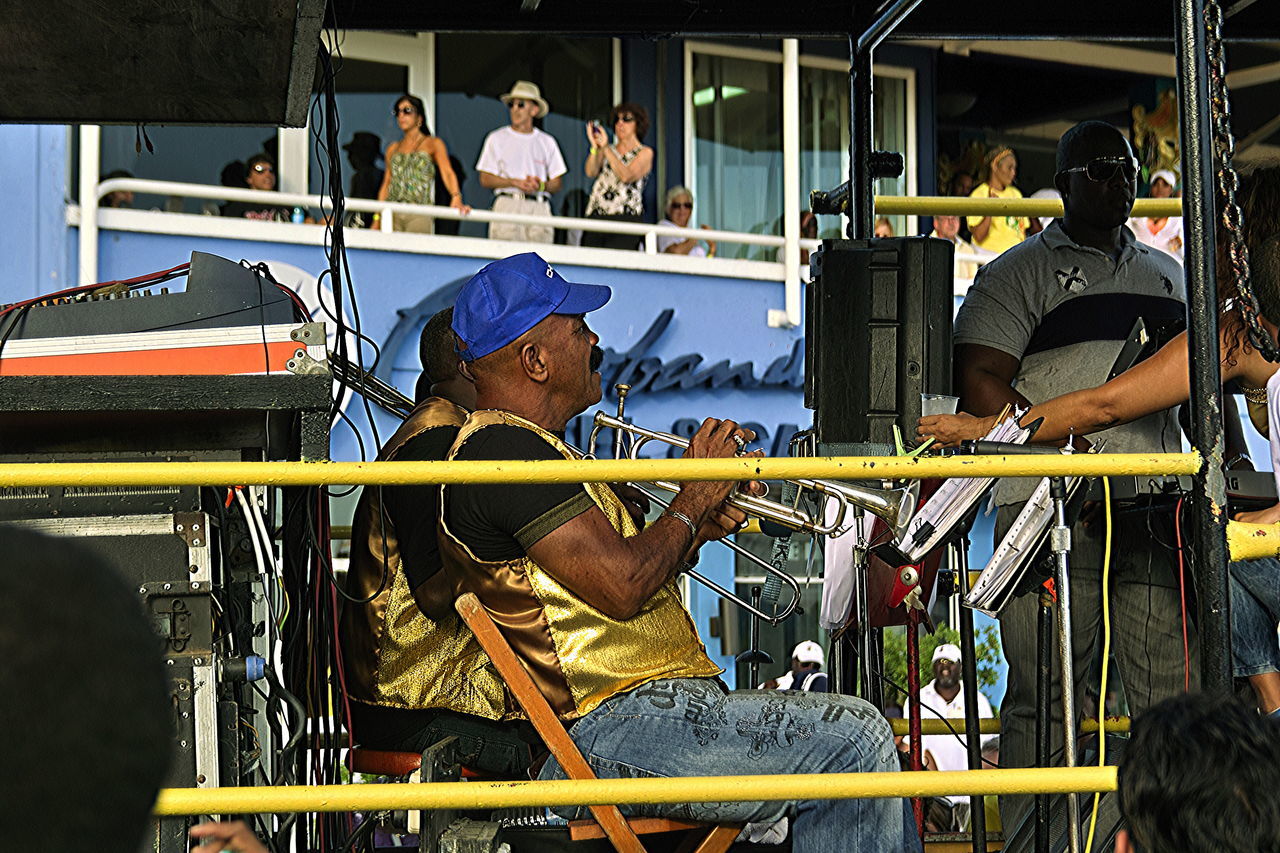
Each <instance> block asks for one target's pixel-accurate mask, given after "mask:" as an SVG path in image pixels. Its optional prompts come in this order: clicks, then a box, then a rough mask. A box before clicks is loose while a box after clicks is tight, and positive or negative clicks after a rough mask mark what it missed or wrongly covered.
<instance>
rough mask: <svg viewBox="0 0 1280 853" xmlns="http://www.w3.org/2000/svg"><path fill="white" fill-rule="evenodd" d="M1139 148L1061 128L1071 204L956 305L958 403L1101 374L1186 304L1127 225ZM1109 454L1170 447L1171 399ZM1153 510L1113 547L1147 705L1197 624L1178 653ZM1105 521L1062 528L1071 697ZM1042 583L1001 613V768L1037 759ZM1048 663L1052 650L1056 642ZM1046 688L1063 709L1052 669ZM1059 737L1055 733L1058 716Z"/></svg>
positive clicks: (1015, 505) (1129, 655)
mask: <svg viewBox="0 0 1280 853" xmlns="http://www.w3.org/2000/svg"><path fill="white" fill-rule="evenodd" d="M1136 174H1137V161H1136V160H1135V159H1134V157H1133V150H1132V149H1131V148H1130V146H1129V142H1128V140H1127V139H1125V137H1124V135H1123V134H1122V133H1121V132H1120V131H1119V130H1117V129H1116V128H1115V127H1113V126H1111V125H1109V124H1106V123H1104V122H1098V121H1087V122H1083V123H1081V124H1078V125H1076V126H1075V127H1073V128H1071V129H1070V130H1068V131H1067V132H1066V133H1065V134H1063V136H1062V138H1061V139H1060V140H1059V142H1058V154H1057V175H1056V177H1055V179H1054V183H1055V185H1056V186H1057V188H1058V190H1059V191H1060V192H1061V193H1062V200H1063V204H1064V206H1065V209H1066V214H1065V216H1064V217H1063V218H1062V219H1060V220H1055V221H1054V222H1053V223H1051V224H1050V225H1049V227H1048V228H1046V229H1045V230H1044V231H1043V232H1041V233H1039V234H1036V235H1035V236H1033V237H1030V238H1028V239H1027V240H1026V241H1024V242H1023V243H1021V244H1019V245H1017V246H1015V247H1013V248H1011V249H1009V250H1008V251H1006V252H1005V253H1004V254H1002V255H1001V256H1000V257H998V258H996V259H995V260H994V261H992V262H991V263H989V264H987V265H986V266H985V267H984V268H983V269H982V270H981V271H980V272H979V273H978V276H977V279H976V280H975V281H974V284H973V287H972V288H970V290H969V292H968V295H967V296H966V297H965V300H964V304H963V305H962V306H961V307H960V312H959V314H958V315H957V317H956V326H955V371H956V383H957V386H958V387H959V389H960V395H961V403H960V405H961V407H962V409H963V410H964V411H966V412H970V413H972V414H975V415H990V414H994V413H996V412H998V411H1000V410H1001V409H1002V408H1003V407H1004V405H1005V404H1006V403H1014V404H1019V405H1023V406H1025V405H1027V404H1028V403H1029V402H1041V401H1044V400H1048V399H1050V398H1052V397H1057V396H1059V395H1060V394H1066V393H1068V392H1070V391H1076V390H1079V389H1081V388H1090V387H1093V386H1095V385H1100V384H1102V383H1103V382H1105V381H1106V379H1107V374H1108V372H1109V371H1110V369H1111V366H1112V364H1113V363H1114V362H1115V359H1116V357H1117V356H1118V355H1119V353H1120V349H1121V347H1122V346H1123V343H1124V340H1125V339H1126V338H1127V337H1128V335H1129V331H1130V330H1131V329H1132V327H1133V324H1134V322H1135V320H1137V318H1139V317H1143V318H1146V319H1147V320H1149V321H1150V320H1160V319H1165V318H1181V317H1183V316H1184V308H1183V300H1184V286H1183V278H1182V270H1181V269H1180V268H1179V266H1178V264H1177V262H1176V261H1174V260H1173V259H1172V258H1170V257H1169V256H1168V255H1166V254H1164V253H1162V252H1158V251H1153V250H1152V249H1150V248H1149V247H1147V246H1145V245H1143V244H1142V243H1139V242H1138V241H1137V240H1135V239H1134V236H1133V233H1132V232H1131V231H1129V229H1128V228H1126V227H1125V222H1126V220H1127V218H1128V216H1129V211H1130V209H1131V207H1132V206H1133V199H1134V194H1135V191H1136ZM1098 437H1099V438H1101V439H1105V440H1106V450H1107V451H1109V452H1140V451H1177V450H1180V449H1181V444H1180V437H1179V430H1178V425H1177V421H1176V418H1175V417H1174V414H1173V412H1172V411H1165V412H1161V413H1159V414H1155V415H1151V416H1149V417H1145V418H1142V419H1140V420H1137V421H1134V422H1133V423H1130V424H1126V425H1124V426H1120V427H1114V428H1112V429H1109V430H1106V431H1104V432H1101V433H1099V434H1098ZM1036 482H1037V481H1036V480H1034V479H1005V480H1000V481H999V482H998V483H997V485H996V503H997V504H998V505H999V515H998V516H997V521H996V538H997V540H998V539H1000V538H1001V537H1002V536H1003V535H1004V533H1005V531H1006V530H1008V528H1009V526H1010V525H1011V524H1012V522H1013V520H1014V518H1016V517H1017V514H1018V511H1019V510H1020V509H1021V507H1022V504H1023V502H1025V501H1026V499H1027V498H1028V497H1029V496H1030V494H1031V491H1032V489H1033V488H1034V487H1035V485H1036ZM1168 521H1169V520H1168V518H1167V517H1162V516H1157V515H1155V514H1153V513H1148V512H1133V513H1126V514H1124V515H1120V516H1117V517H1115V530H1114V533H1113V535H1112V554H1111V581H1112V583H1111V614H1112V619H1111V624H1112V632H1113V633H1112V636H1113V640H1112V649H1113V650H1114V652H1115V656H1116V660H1117V663H1118V668H1119V670H1120V672H1119V675H1120V678H1121V680H1122V682H1123V684H1124V689H1125V694H1126V696H1127V697H1128V699H1129V705H1130V710H1131V711H1132V712H1134V713H1136V712H1139V711H1141V710H1142V709H1144V708H1146V707H1147V706H1149V705H1151V704H1152V703H1154V702H1156V701H1159V700H1160V699H1162V698H1164V697H1166V696H1170V695H1173V694H1175V693H1179V692H1181V691H1182V689H1183V678H1184V668H1185V669H1188V670H1189V673H1190V679H1191V684H1192V687H1193V688H1194V687H1195V683H1196V681H1197V673H1198V671H1199V667H1198V665H1197V664H1196V656H1197V643H1196V637H1195V636H1194V634H1193V635H1191V637H1190V659H1191V662H1190V666H1189V667H1184V661H1183V648H1182V623H1181V617H1180V609H1179V596H1178V590H1177V588H1176V583H1177V558H1176V554H1175V552H1174V551H1172V550H1171V547H1170V546H1171V545H1172V542H1173V540H1172V536H1171V535H1169V533H1166V532H1165V531H1166V530H1168V528H1170V527H1171V526H1172V525H1171V524H1169V523H1168ZM1103 526H1104V525H1103V524H1102V523H1101V521H1099V522H1097V523H1094V524H1091V525H1089V526H1087V527H1086V526H1085V525H1083V524H1078V525H1076V529H1075V530H1074V532H1073V534H1072V537H1073V538H1072V545H1073V547H1072V551H1071V598H1072V618H1073V620H1074V626H1073V627H1074V631H1075V637H1074V643H1073V645H1074V655H1075V672H1076V682H1077V683H1076V697H1077V701H1076V707H1077V708H1080V707H1081V700H1082V699H1083V687H1084V682H1085V680H1086V679H1087V678H1088V676H1089V674H1090V673H1091V672H1095V671H1096V667H1097V664H1098V661H1099V659H1100V657H1101V649H1102V606H1101V598H1100V597H1101V588H1100V584H1101V568H1102V556H1103V555H1102V547H1103V535H1104V533H1105V531H1104V530H1103ZM1036 608H1037V603H1036V596H1035V595H1034V594H1028V595H1023V596H1021V597H1019V598H1016V599H1014V600H1013V601H1012V602H1011V603H1010V604H1009V605H1008V606H1007V607H1006V608H1005V610H1004V611H1003V612H1002V613H1001V614H1000V636H1001V642H1002V644H1003V646H1004V654H1005V657H1006V659H1007V660H1008V661H1009V688H1008V692H1007V693H1006V695H1005V701H1004V705H1003V707H1002V708H1001V713H1000V717H1001V720H1002V725H1003V735H1002V737H1001V759H1002V764H1003V765H1004V766H1006V767H1030V766H1032V765H1033V764H1034V761H1035V748H1034V727H1035V708H1036V700H1037V697H1036V695H1035V681H1036V628H1035V622H1036ZM1054 663H1055V668H1056V663H1057V658H1056V655H1055V656H1054ZM1053 684H1054V692H1055V695H1054V696H1053V697H1040V701H1052V703H1053V704H1052V705H1051V707H1052V708H1054V709H1058V708H1060V707H1061V705H1060V697H1059V696H1058V695H1056V694H1057V691H1058V689H1059V684H1060V680H1059V679H1058V678H1057V676H1056V675H1055V678H1054V682H1053ZM1054 738H1055V740H1054V748H1055V749H1057V748H1059V747H1060V746H1061V743H1062V729H1061V725H1060V721H1058V724H1057V725H1055V732H1054ZM1000 808H1001V819H1002V822H1003V823H1004V826H1005V828H1006V831H1010V832H1011V831H1013V830H1014V829H1016V827H1017V825H1018V823H1019V822H1020V821H1021V820H1022V819H1023V818H1024V816H1025V815H1026V814H1027V813H1028V812H1029V811H1030V808H1031V798H1030V797H1001V800H1000Z"/></svg>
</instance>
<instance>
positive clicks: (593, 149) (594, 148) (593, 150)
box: [591, 145, 597, 157]
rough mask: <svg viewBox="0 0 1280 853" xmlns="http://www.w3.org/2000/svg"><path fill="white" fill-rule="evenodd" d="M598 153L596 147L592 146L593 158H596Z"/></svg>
mask: <svg viewBox="0 0 1280 853" xmlns="http://www.w3.org/2000/svg"><path fill="white" fill-rule="evenodd" d="M596 151H597V149H596V147H595V146H594V145H592V146H591V156H592V157H594V156H596Z"/></svg>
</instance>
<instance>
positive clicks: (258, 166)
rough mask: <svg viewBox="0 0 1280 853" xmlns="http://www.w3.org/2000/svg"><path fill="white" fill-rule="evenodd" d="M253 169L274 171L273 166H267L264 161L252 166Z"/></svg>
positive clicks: (256, 170)
mask: <svg viewBox="0 0 1280 853" xmlns="http://www.w3.org/2000/svg"><path fill="white" fill-rule="evenodd" d="M253 171H255V172H275V167H274V166H268V165H267V164H266V163H259V164H258V165H256V166H254V167H253Z"/></svg>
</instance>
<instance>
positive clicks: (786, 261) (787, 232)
mask: <svg viewBox="0 0 1280 853" xmlns="http://www.w3.org/2000/svg"><path fill="white" fill-rule="evenodd" d="M782 236H783V237H784V238H785V239H786V241H787V242H786V244H785V245H784V246H783V247H782V262H783V267H784V271H783V277H782V286H783V294H784V297H783V298H784V300H785V301H784V306H785V307H784V309H783V310H782V311H778V310H777V309H774V310H771V311H769V313H768V322H769V325H770V326H772V327H774V328H779V327H781V328H792V327H795V326H798V325H800V312H801V306H800V302H801V298H800V296H801V294H800V41H799V40H798V39H783V40H782Z"/></svg>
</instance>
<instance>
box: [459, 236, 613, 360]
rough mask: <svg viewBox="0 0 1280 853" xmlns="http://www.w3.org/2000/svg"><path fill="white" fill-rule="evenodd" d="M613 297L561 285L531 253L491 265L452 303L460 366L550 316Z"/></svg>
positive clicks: (598, 289) (590, 287)
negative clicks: (462, 362)
mask: <svg viewBox="0 0 1280 853" xmlns="http://www.w3.org/2000/svg"><path fill="white" fill-rule="evenodd" d="M612 295H613V292H612V291H611V290H610V289H609V288H608V287H605V286H604V285H602V284H575V283H573V282H570V281H565V280H564V278H563V277H562V276H561V275H560V273H558V272H556V271H555V270H554V269H553V268H552V267H551V264H549V263H547V262H546V261H545V260H543V259H542V258H541V257H539V256H538V255H537V254H535V253H533V252H526V253H524V254H523V255H512V256H511V257H509V258H503V259H502V260H500V261H494V262H493V263H491V264H489V265H488V266H487V267H485V268H484V269H482V270H480V272H478V273H476V274H475V275H473V276H472V277H471V278H470V280H469V281H467V283H466V284H464V285H463V286H462V290H461V291H459V293H458V299H457V301H456V302H455V303H454V306H453V331H454V332H455V333H457V335H458V339H459V344H458V355H460V356H461V357H462V360H463V361H475V360H476V359H477V358H483V357H484V356H486V355H488V354H489V353H491V352H496V351H497V350H500V349H502V348H503V347H505V346H506V345H507V344H509V343H511V342H512V341H514V340H515V339H516V338H518V337H520V336H521V335H523V334H524V333H525V332H527V331H529V330H530V329H532V328H533V327H534V326H536V325H538V324H539V323H541V322H542V321H543V320H545V319H546V318H547V317H549V316H551V315H552V314H586V313H587V312H588V311H594V310H596V309H597V308H599V307H601V306H602V305H604V304H605V303H606V302H608V301H609V297H610V296H612Z"/></svg>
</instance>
